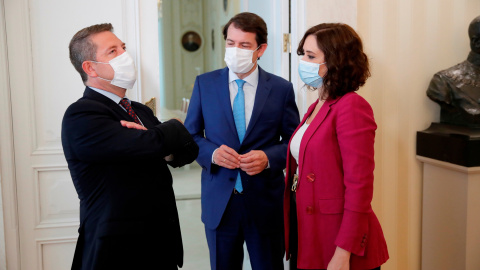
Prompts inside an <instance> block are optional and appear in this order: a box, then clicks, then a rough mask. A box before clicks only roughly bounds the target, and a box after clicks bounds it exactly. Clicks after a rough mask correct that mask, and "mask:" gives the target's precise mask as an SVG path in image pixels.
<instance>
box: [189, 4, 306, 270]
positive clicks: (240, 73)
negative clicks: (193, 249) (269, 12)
mask: <svg viewBox="0 0 480 270" xmlns="http://www.w3.org/2000/svg"><path fill="white" fill-rule="evenodd" d="M223 35H224V38H225V40H226V50H225V62H226V64H227V68H224V69H220V70H216V71H213V72H209V73H206V74H203V75H200V76H198V77H197V79H196V81H195V86H194V89H193V93H192V97H191V99H190V106H189V109H188V113H187V118H186V120H185V127H186V128H187V129H188V131H189V132H190V133H191V134H192V136H193V137H194V139H195V141H196V143H197V144H198V145H199V148H200V151H199V155H198V158H197V161H198V163H199V164H200V165H201V166H202V168H203V170H202V221H203V223H204V224H205V232H206V236H207V242H208V246H209V249H210V263H211V267H212V269H218V270H237V269H238V270H240V269H242V262H243V243H244V242H245V243H246V245H247V249H248V253H249V255H250V262H251V264H252V268H253V269H254V270H256V269H261V270H265V269H283V253H284V247H283V236H282V232H283V212H282V209H283V192H284V174H283V169H284V168H285V163H286V154H287V144H288V141H289V139H290V136H291V135H292V133H293V132H294V130H295V128H296V127H297V125H298V124H299V115H298V109H297V106H296V104H295V96H294V92H293V87H292V84H291V83H290V82H288V81H286V80H284V79H282V78H280V77H278V76H275V75H273V74H270V73H267V72H265V71H264V70H263V69H261V68H260V67H259V66H258V65H257V59H258V58H259V57H261V56H262V55H263V53H264V52H265V50H266V49H267V26H266V24H265V22H264V21H263V19H262V18H260V17H259V16H258V15H256V14H253V13H247V12H245V13H240V14H237V15H236V16H234V17H233V18H232V19H231V20H230V21H229V22H228V23H227V24H226V25H225V27H224V29H223Z"/></svg>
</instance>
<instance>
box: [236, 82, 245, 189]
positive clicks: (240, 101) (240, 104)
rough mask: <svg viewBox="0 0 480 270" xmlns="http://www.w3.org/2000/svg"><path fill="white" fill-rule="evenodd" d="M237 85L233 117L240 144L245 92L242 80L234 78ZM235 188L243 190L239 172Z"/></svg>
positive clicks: (242, 130)
mask: <svg viewBox="0 0 480 270" xmlns="http://www.w3.org/2000/svg"><path fill="white" fill-rule="evenodd" d="M235 82H236V83H237V85H238V93H237V95H236V96H235V99H234V100H233V119H234V120H235V126H236V127H237V134H238V139H239V140H240V144H241V143H242V142H243V137H244V136H245V131H246V124H245V93H244V92H243V84H244V83H245V81H244V80H240V79H238V80H235ZM235 189H236V190H237V191H238V192H240V193H241V192H242V191H243V187H242V178H240V172H238V175H237V181H236V182H235Z"/></svg>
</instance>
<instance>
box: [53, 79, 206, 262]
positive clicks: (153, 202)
mask: <svg viewBox="0 0 480 270" xmlns="http://www.w3.org/2000/svg"><path fill="white" fill-rule="evenodd" d="M132 108H133V110H134V111H135V112H136V114H137V115H138V117H139V118H140V120H141V121H142V122H143V124H144V126H145V127H146V128H148V130H147V131H142V130H135V129H127V128H124V127H122V126H121V125H120V120H127V121H133V119H132V118H131V117H130V116H129V115H128V114H127V112H125V111H124V110H123V109H122V108H121V107H120V106H119V105H118V104H116V103H115V102H113V101H112V100H110V99H109V98H107V97H105V96H103V95H101V94H99V93H97V92H95V91H93V90H91V89H90V88H88V87H87V88H86V90H85V93H84V96H83V98H81V99H79V100H78V101H77V102H75V103H73V104H72V105H70V107H69V108H68V109H67V111H66V112H65V115H64V118H63V122H62V144H63V149H64V153H65V157H66V160H67V162H68V167H69V169H70V174H71V176H72V180H73V183H74V185H75V188H76V190H77V193H78V197H79V199H80V228H79V238H78V242H77V248H76V251H75V257H74V261H73V265H72V269H157V268H156V267H155V266H159V265H162V264H165V265H166V264H168V263H171V265H172V266H173V267H175V265H178V266H181V265H182V263H183V247H182V240H181V234H180V226H179V221H178V214H177V209H176V204H175V196H174V193H173V189H172V177H171V174H170V171H169V169H168V167H167V163H166V161H165V160H164V157H165V156H167V155H169V154H171V153H175V152H179V151H180V150H181V149H182V148H183V147H184V146H185V144H186V143H187V144H188V142H189V141H193V139H192V138H191V136H190V135H189V134H188V132H187V131H186V129H185V128H184V127H183V125H182V124H181V123H180V122H178V121H176V120H169V121H167V122H164V123H160V122H159V121H158V119H157V118H156V117H155V116H154V115H153V113H152V111H151V110H150V108H148V107H146V106H145V105H143V104H141V103H137V102H132ZM186 134H188V135H186ZM193 144H194V146H195V147H196V144H195V143H193ZM193 148H194V147H193ZM197 153H198V148H197ZM195 157H196V154H195V153H194V154H193V155H191V157H190V162H191V161H193V160H194V159H195ZM190 162H186V163H190ZM181 165H183V164H181ZM164 269H170V268H164Z"/></svg>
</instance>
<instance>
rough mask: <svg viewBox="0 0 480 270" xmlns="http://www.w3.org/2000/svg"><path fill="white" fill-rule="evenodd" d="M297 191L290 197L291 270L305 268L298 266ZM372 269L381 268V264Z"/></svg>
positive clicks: (377, 269)
mask: <svg viewBox="0 0 480 270" xmlns="http://www.w3.org/2000/svg"><path fill="white" fill-rule="evenodd" d="M295 195H296V194H295V193H294V192H292V196H291V199H290V233H289V235H290V240H289V243H290V254H291V255H292V256H291V257H290V270H304V269H299V268H297V251H298V225H297V204H296V199H295ZM310 270H326V269H310ZM372 270H380V266H379V267H377V268H374V269H372Z"/></svg>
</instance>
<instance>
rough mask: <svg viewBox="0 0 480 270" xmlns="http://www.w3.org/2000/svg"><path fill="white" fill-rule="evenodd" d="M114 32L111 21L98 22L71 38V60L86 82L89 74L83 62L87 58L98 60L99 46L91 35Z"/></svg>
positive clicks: (69, 47)
mask: <svg viewBox="0 0 480 270" xmlns="http://www.w3.org/2000/svg"><path fill="white" fill-rule="evenodd" d="M105 31H110V32H113V26H112V24H111V23H103V24H96V25H92V26H89V27H85V28H83V29H82V30H80V31H78V32H77V33H76V34H75V35H74V36H73V38H72V40H70V44H69V45H68V49H69V51H70V62H72V65H73V66H74V67H75V69H76V70H77V71H78V73H80V76H81V77H82V81H83V82H84V83H85V82H86V81H87V79H88V76H87V74H86V73H85V71H83V68H82V64H83V62H85V61H87V60H97V46H96V45H95V44H94V43H93V42H92V40H91V36H92V35H94V34H98V33H101V32H105Z"/></svg>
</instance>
